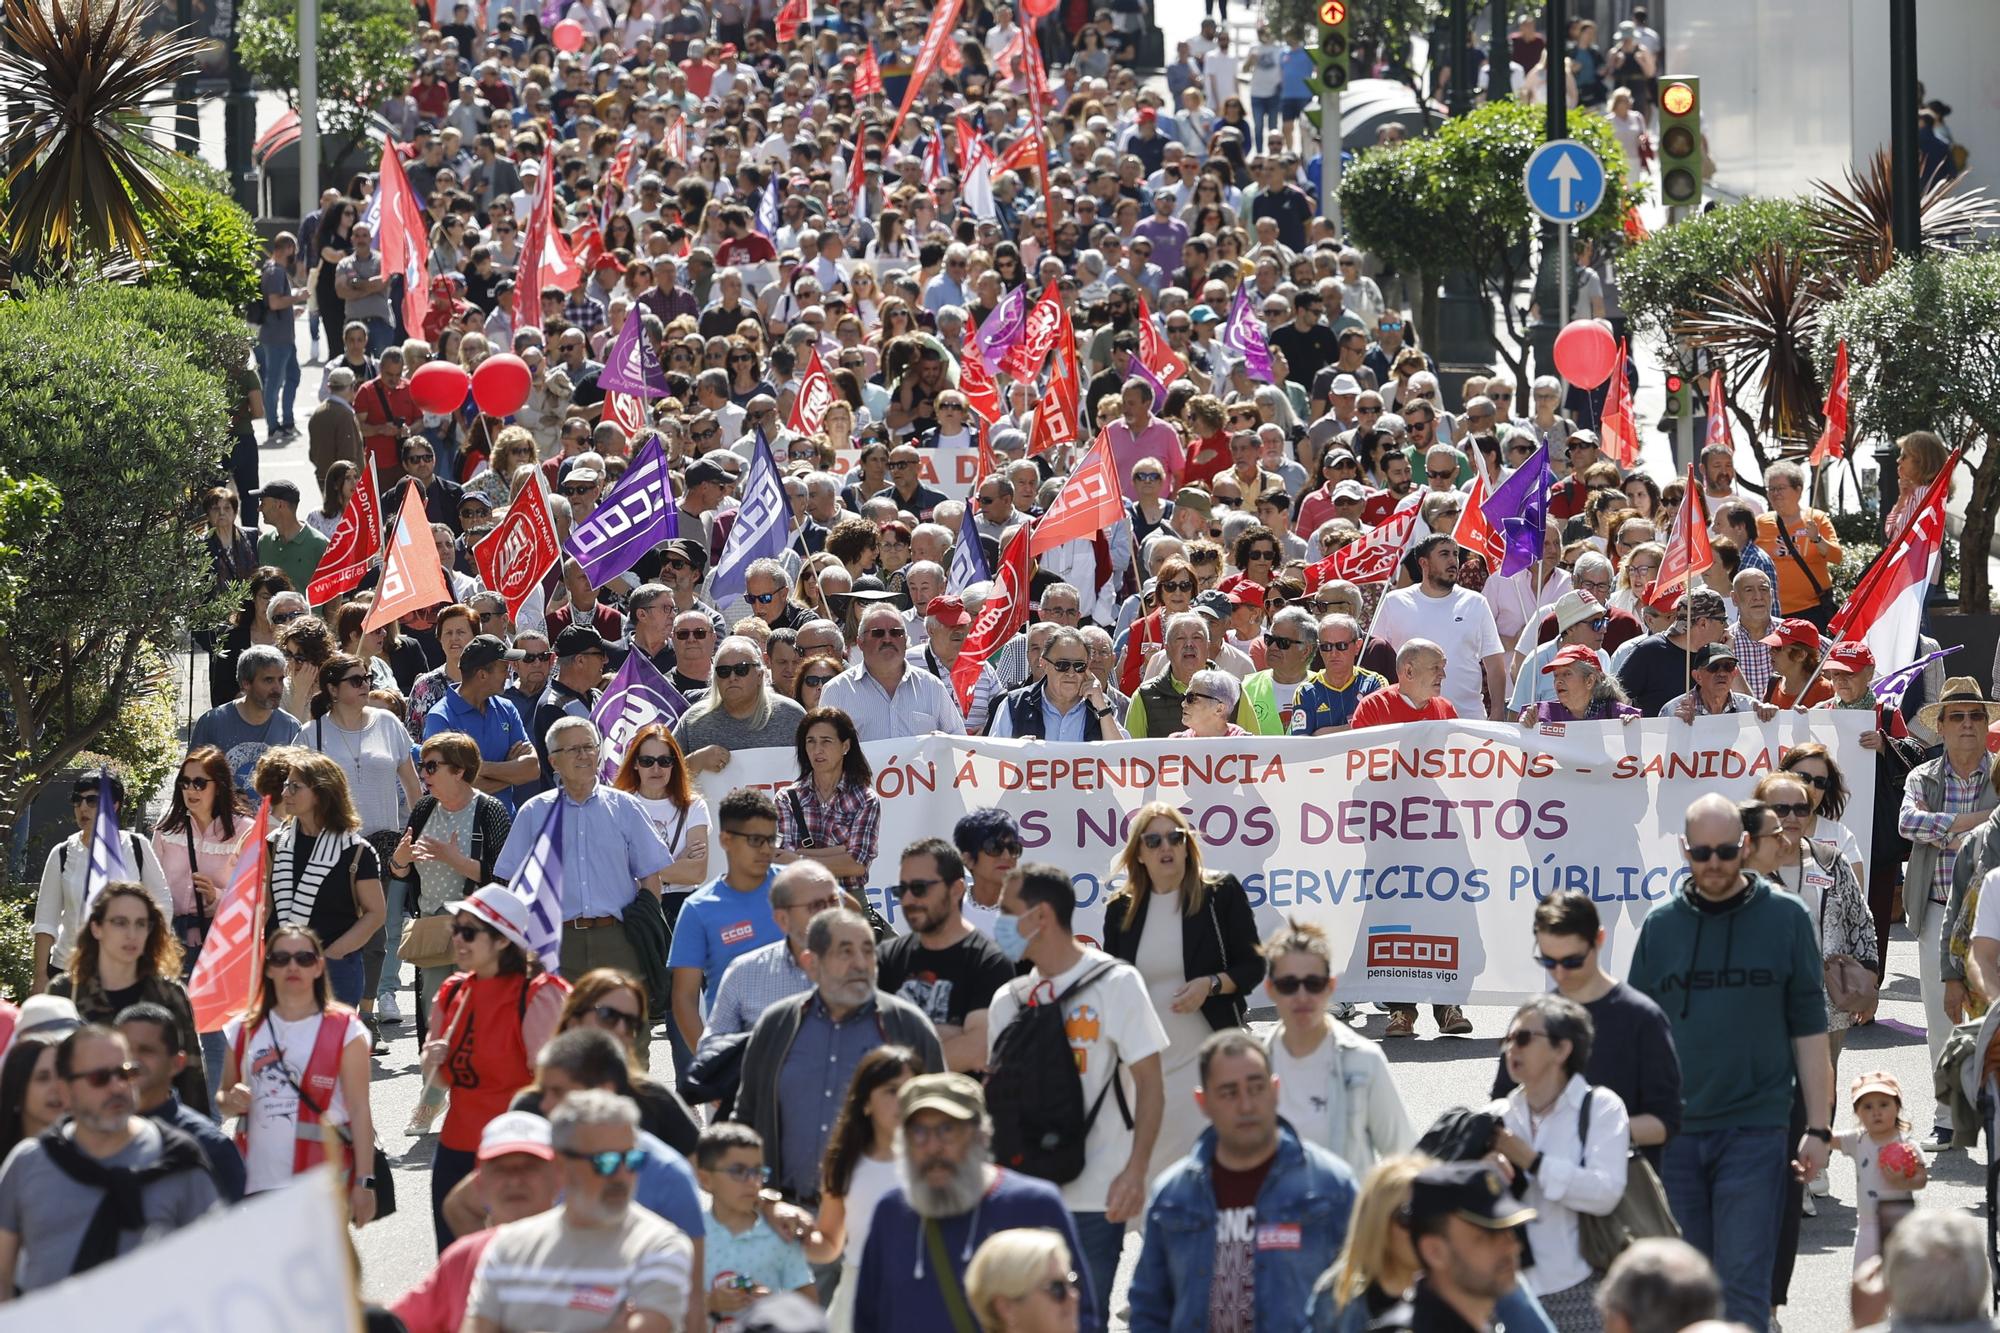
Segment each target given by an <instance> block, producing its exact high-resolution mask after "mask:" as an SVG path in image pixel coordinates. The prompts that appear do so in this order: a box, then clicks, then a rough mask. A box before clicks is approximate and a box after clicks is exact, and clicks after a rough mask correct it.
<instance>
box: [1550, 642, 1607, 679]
mask: <svg viewBox="0 0 2000 1333" xmlns="http://www.w3.org/2000/svg"><path fill="white" fill-rule="evenodd" d="M1584 662H1588V663H1589V664H1590V665H1592V666H1596V665H1598V662H1597V652H1596V650H1595V649H1591V648H1586V647H1584V646H1583V645H1582V644H1580V643H1573V644H1571V645H1570V646H1569V647H1567V648H1565V649H1563V650H1562V651H1561V652H1559V653H1557V654H1556V655H1555V656H1554V657H1552V658H1550V659H1549V664H1548V665H1547V666H1545V667H1543V668H1542V674H1543V675H1544V676H1553V675H1554V674H1555V673H1556V672H1558V671H1561V670H1562V669H1563V668H1564V667H1567V666H1577V665H1579V664H1581V663H1584Z"/></svg>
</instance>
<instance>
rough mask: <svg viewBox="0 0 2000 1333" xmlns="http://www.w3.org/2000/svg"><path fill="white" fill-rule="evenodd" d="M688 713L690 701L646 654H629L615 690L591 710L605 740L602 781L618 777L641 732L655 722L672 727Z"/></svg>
mask: <svg viewBox="0 0 2000 1333" xmlns="http://www.w3.org/2000/svg"><path fill="white" fill-rule="evenodd" d="M687 709H688V701H687V700H686V699H684V698H682V697H681V692H680V691H679V690H677V689H675V688H674V683H673V682H672V681H670V680H668V679H667V678H666V677H665V676H663V675H661V674H660V669H659V668H658V667H656V666H654V665H653V664H652V662H651V661H649V660H648V659H647V657H646V655H645V654H644V653H642V652H640V651H639V650H638V649H636V648H635V649H633V650H632V651H631V652H629V653H627V654H625V665H624V666H621V667H619V668H618V674H617V675H616V676H613V677H612V678H611V688H610V689H608V690H606V691H605V692H604V697H603V698H601V699H599V700H598V701H597V707H595V708H593V709H591V710H590V720H591V721H592V722H594V723H596V724H597V730H598V733H599V734H600V735H602V736H603V737H604V763H603V765H602V766H601V767H600V768H599V769H598V778H599V779H600V780H601V781H604V782H609V781H611V779H613V778H615V777H617V776H618V766H619V765H620V764H622V763H624V762H625V751H626V750H627V749H629V748H630V747H631V744H632V737H633V736H635V735H637V734H638V731H639V728H641V727H644V726H648V725H650V724H651V723H654V722H658V723H659V724H660V725H662V726H666V727H671V726H673V725H674V723H676V722H678V721H680V720H681V714H682V713H685V712H687Z"/></svg>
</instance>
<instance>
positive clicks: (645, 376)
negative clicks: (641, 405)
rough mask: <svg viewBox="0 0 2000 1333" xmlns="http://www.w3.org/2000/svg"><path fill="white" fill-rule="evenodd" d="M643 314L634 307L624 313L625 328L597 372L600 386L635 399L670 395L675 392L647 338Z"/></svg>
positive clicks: (619, 332) (621, 330) (598, 385)
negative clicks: (626, 313)
mask: <svg viewBox="0 0 2000 1333" xmlns="http://www.w3.org/2000/svg"><path fill="white" fill-rule="evenodd" d="M640 313H641V312H640V311H639V310H636V309H635V310H633V311H632V312H631V313H630V314H628V315H626V316H625V327H624V328H622V329H620V330H618V337H617V339H616V340H615V341H614V342H613V343H612V344H611V351H610V352H609V353H607V354H606V356H605V358H604V369H603V370H602V371H601V372H599V373H598V376H597V387H598V388H600V389H605V390H611V389H616V390H617V391H618V392H619V393H629V394H631V395H632V396H633V397H634V398H671V397H673V396H674V391H673V389H672V387H671V386H669V385H668V384H667V372H666V371H664V370H662V369H660V358H659V355H658V354H657V353H656V352H654V350H653V343H652V340H651V339H649V338H648V337H646V328H645V323H646V322H645V320H643V319H641V318H640V317H639V316H640Z"/></svg>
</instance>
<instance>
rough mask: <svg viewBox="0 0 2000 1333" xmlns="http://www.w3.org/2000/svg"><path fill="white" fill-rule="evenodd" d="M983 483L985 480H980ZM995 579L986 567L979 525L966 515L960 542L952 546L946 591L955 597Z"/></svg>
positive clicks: (962, 522) (960, 532)
mask: <svg viewBox="0 0 2000 1333" xmlns="http://www.w3.org/2000/svg"><path fill="white" fill-rule="evenodd" d="M980 481H981V483H982V484H983V483H984V482H985V478H984V477H981V478H980ZM992 577H993V572H992V571H991V570H990V569H988V568H987V567H986V550H985V548H984V547H982V546H981V545H980V544H979V525H978V524H977V523H975V522H973V520H972V516H971V515H970V514H968V515H966V516H965V518H964V519H962V520H961V521H960V522H959V525H958V540H957V541H955V542H953V543H952V545H951V568H950V570H948V571H947V572H946V580H945V585H944V590H945V591H946V592H948V593H950V594H952V595H953V596H954V597H955V596H957V595H958V594H959V593H962V592H964V591H965V590H966V589H967V588H970V587H971V586H972V585H973V584H975V583H984V582H986V580H987V579H989V578H992Z"/></svg>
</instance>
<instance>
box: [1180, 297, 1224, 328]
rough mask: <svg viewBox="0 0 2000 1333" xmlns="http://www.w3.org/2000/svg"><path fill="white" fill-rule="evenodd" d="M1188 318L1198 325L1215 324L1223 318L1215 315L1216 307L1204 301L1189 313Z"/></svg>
mask: <svg viewBox="0 0 2000 1333" xmlns="http://www.w3.org/2000/svg"><path fill="white" fill-rule="evenodd" d="M1188 318H1189V319H1190V320H1192V321H1194V322H1195V323H1196V324H1215V323H1219V322H1220V321H1221V319H1222V316H1220V315H1218V314H1216V313H1215V307H1214V306H1212V305H1209V304H1208V303H1207V302H1205V301H1204V302H1203V303H1202V304H1200V305H1198V306H1196V307H1195V308H1194V309H1192V310H1190V311H1188Z"/></svg>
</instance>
